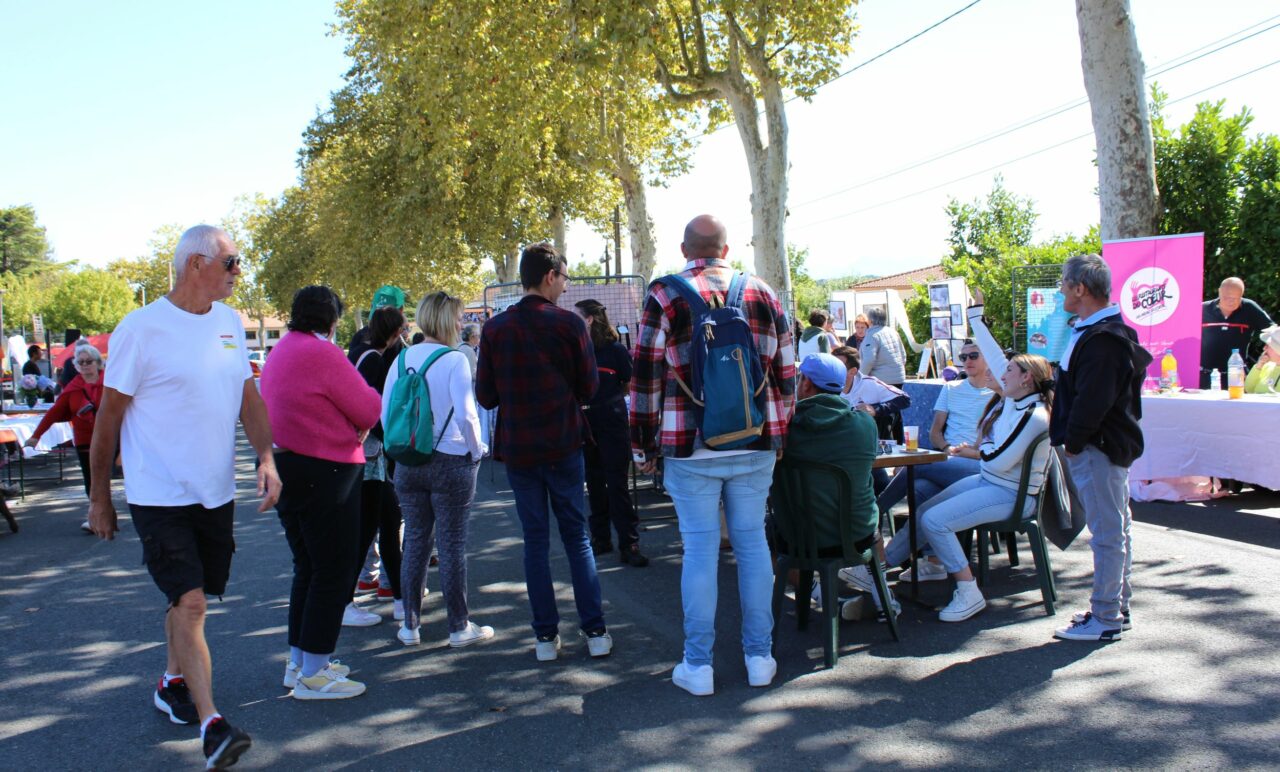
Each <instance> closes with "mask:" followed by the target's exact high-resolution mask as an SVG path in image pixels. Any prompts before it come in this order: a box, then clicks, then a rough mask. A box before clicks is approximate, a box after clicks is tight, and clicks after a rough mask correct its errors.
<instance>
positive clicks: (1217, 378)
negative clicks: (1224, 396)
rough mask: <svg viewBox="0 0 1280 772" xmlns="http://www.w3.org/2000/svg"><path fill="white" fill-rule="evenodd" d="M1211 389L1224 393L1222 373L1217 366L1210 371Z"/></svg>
mask: <svg viewBox="0 0 1280 772" xmlns="http://www.w3.org/2000/svg"><path fill="white" fill-rule="evenodd" d="M1209 391H1216V392H1218V393H1219V394H1221V393H1222V373H1220V372H1218V368H1216V367H1215V368H1213V370H1211V371H1210V372H1209Z"/></svg>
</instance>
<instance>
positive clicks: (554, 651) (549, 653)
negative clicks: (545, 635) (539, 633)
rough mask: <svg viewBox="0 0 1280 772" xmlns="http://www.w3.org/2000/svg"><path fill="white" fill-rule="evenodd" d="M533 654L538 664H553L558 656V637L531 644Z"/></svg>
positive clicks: (539, 640) (538, 640)
mask: <svg viewBox="0 0 1280 772" xmlns="http://www.w3.org/2000/svg"><path fill="white" fill-rule="evenodd" d="M533 654H534V656H536V657H537V658H538V661H539V662H553V661H555V659H556V657H559V656H560V636H558V635H557V636H556V637H554V638H551V639H548V640H545V641H544V640H542V639H541V638H539V639H537V641H536V642H535V643H534V644H533Z"/></svg>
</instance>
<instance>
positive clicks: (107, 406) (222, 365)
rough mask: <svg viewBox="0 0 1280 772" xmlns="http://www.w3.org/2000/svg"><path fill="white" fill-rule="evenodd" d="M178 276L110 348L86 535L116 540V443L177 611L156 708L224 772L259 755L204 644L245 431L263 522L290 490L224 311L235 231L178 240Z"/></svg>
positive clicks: (224, 561)
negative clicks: (226, 702) (220, 688)
mask: <svg viewBox="0 0 1280 772" xmlns="http://www.w3.org/2000/svg"><path fill="white" fill-rule="evenodd" d="M173 267H174V273H175V277H176V279H175V284H174V287H173V290H172V291H170V292H169V294H168V295H165V296H164V297H162V298H160V299H159V300H156V301H155V302H154V303H151V304H150V305H148V306H146V307H144V308H140V309H138V310H137V311H134V312H132V313H130V314H129V315H128V316H126V317H125V318H124V320H123V321H122V322H120V325H119V326H118V327H116V329H115V332H114V333H113V334H112V336H111V367H110V368H109V369H108V370H107V372H106V376H105V379H104V388H103V394H102V405H101V406H100V407H99V409H98V417H97V420H96V422H95V428H94V433H93V442H92V445H91V448H90V452H89V465H90V469H91V476H92V480H93V482H92V488H91V490H90V494H89V498H90V504H89V525H90V528H91V529H92V530H93V532H94V533H95V534H97V535H98V536H100V537H101V538H103V539H108V540H109V539H112V538H114V537H115V533H116V531H117V530H118V528H117V525H116V511H115V507H114V506H113V505H112V502H111V465H112V461H113V460H114V458H115V454H116V444H117V441H119V445H120V454H121V457H122V459H123V461H124V474H125V484H124V490H125V499H126V500H127V501H128V502H129V513H130V514H131V515H132V517H133V526H134V529H135V530H137V532H138V538H139V539H141V541H142V556H143V560H144V562H145V563H146V564H147V569H148V571H150V573H151V578H152V579H153V580H154V581H155V583H156V586H157V587H159V588H160V591H161V592H163V593H164V595H165V597H166V599H167V600H168V602H169V606H168V612H167V614H166V616H165V625H164V627H165V640H166V643H167V644H168V649H167V651H168V662H167V665H166V667H165V673H164V675H163V676H162V677H161V678H160V681H159V683H158V684H157V686H156V691H155V694H154V699H153V702H154V704H155V706H156V708H157V709H159V710H160V711H161V712H163V713H165V714H166V715H167V716H168V717H169V720H170V721H172V722H173V723H175V724H191V723H196V722H199V724H200V734H201V737H202V738H203V741H204V754H205V757H206V760H207V768H208V769H223V768H225V767H228V766H230V765H232V764H234V763H235V762H236V760H237V759H238V758H239V757H240V755H241V754H242V753H244V751H245V750H247V749H248V747H249V745H250V739H249V735H248V734H247V733H246V732H244V731H242V730H240V729H238V728H236V727H234V726H232V725H231V724H230V723H229V722H228V721H227V720H226V719H225V718H223V717H222V715H221V714H220V713H218V710H217V708H216V707H214V704H213V667H212V663H211V661H210V657H209V646H208V644H207V643H206V642H205V636H204V620H205V608H206V605H205V595H219V596H220V595H222V594H223V593H224V592H225V591H226V586H227V579H228V577H229V575H230V572H231V556H232V553H233V552H235V540H234V538H233V534H232V529H233V522H232V521H233V515H234V511H235V491H236V481H235V444H236V421H237V419H238V420H239V421H240V422H241V423H243V424H244V429H245V433H246V434H247V435H248V437H249V442H250V443H251V444H252V445H253V448H254V450H255V451H257V453H258V460H259V462H260V463H259V467H258V494H259V495H261V496H263V497H264V498H263V500H262V504H261V505H260V506H259V507H258V511H259V512H265V511H267V510H268V509H270V508H271V507H272V506H274V505H275V503H276V499H278V498H279V496H280V478H279V477H278V476H277V474H276V466H275V459H274V457H273V456H272V452H271V428H270V425H269V424H268V422H267V410H266V407H265V405H264V404H263V401H262V397H261V396H259V395H258V390H257V388H255V386H254V383H253V372H252V371H251V370H250V369H249V359H248V352H247V351H246V350H245V342H244V327H243V326H242V325H241V324H240V318H239V317H238V316H237V315H236V312H235V311H233V310H231V309H230V308H229V307H227V306H225V305H223V304H222V303H220V302H218V301H221V300H224V299H226V298H227V297H230V296H231V293H232V291H233V290H234V289H235V284H236V278H237V277H238V276H239V275H240V257H239V255H237V254H236V245H235V244H234V243H233V242H232V241H231V237H230V236H228V235H227V233H226V232H225V231H223V230H221V229H219V228H215V227H213V226H210V225H197V226H195V227H194V228H191V229H190V230H188V231H187V232H186V233H184V234H182V237H181V238H180V239H179V240H178V246H177V249H176V250H174V256H173Z"/></svg>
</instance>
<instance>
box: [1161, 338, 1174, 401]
mask: <svg viewBox="0 0 1280 772" xmlns="http://www.w3.org/2000/svg"><path fill="white" fill-rule="evenodd" d="M1160 388H1161V389H1162V390H1165V391H1176V390H1177V388H1178V360H1177V359H1174V357H1173V349H1171V348H1167V349H1165V350H1164V359H1161V360H1160Z"/></svg>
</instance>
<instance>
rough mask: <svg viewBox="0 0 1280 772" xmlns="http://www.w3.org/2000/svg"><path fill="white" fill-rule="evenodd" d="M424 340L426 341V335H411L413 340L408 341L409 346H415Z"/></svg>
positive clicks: (416, 333)
mask: <svg viewBox="0 0 1280 772" xmlns="http://www.w3.org/2000/svg"><path fill="white" fill-rule="evenodd" d="M426 339H427V336H426V335H423V334H422V333H421V332H415V333H414V334H413V339H412V340H410V341H409V345H411V346H416V345H418V344H419V343H421V342H422V341H424V340H426Z"/></svg>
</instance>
